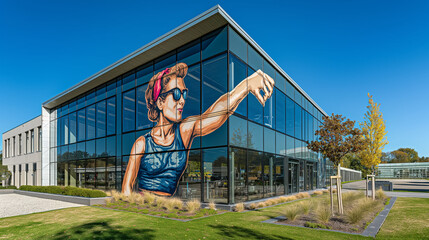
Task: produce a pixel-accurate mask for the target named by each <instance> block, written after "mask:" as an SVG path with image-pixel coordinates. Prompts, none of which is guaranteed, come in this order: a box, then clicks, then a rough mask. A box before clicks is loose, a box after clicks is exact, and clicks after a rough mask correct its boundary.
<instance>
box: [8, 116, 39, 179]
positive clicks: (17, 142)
mask: <svg viewBox="0 0 429 240" xmlns="http://www.w3.org/2000/svg"><path fill="white" fill-rule="evenodd" d="M41 163H42V116H38V117H36V118H33V119H31V120H30V121H27V122H25V123H23V124H21V125H19V126H17V127H15V128H13V129H11V130H9V131H7V132H5V133H3V165H6V166H7V167H8V170H9V171H10V172H11V173H12V176H11V178H10V179H9V181H8V185H14V186H16V187H20V186H22V185H41V183H42V174H41V169H42V167H41Z"/></svg>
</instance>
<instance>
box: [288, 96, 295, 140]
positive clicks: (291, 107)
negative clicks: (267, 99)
mask: <svg viewBox="0 0 429 240" xmlns="http://www.w3.org/2000/svg"><path fill="white" fill-rule="evenodd" d="M294 122H295V103H294V102H293V101H292V99H290V98H289V97H286V134H287V135H289V136H295V135H294V132H295V124H294Z"/></svg>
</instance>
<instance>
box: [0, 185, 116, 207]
mask: <svg viewBox="0 0 429 240" xmlns="http://www.w3.org/2000/svg"><path fill="white" fill-rule="evenodd" d="M8 193H16V194H21V195H26V196H30V197H38V198H45V199H51V200H57V201H63V202H69V203H76V204H82V205H86V206H92V205H98V204H105V201H106V199H107V198H111V197H101V198H87V197H78V196H68V195H60V194H52V193H41V192H30V191H22V190H15V189H2V190H0V194H8Z"/></svg>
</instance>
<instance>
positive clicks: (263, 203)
mask: <svg viewBox="0 0 429 240" xmlns="http://www.w3.org/2000/svg"><path fill="white" fill-rule="evenodd" d="M257 206H258V208H263V207H266V206H267V205H266V204H265V202H259V203H258V205H257Z"/></svg>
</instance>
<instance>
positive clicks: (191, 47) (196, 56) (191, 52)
mask: <svg viewBox="0 0 429 240" xmlns="http://www.w3.org/2000/svg"><path fill="white" fill-rule="evenodd" d="M200 50H201V44H200V40H197V41H194V42H191V43H189V44H187V45H185V46H183V47H181V48H179V49H178V50H177V62H182V63H186V64H187V65H188V66H189V65H192V64H194V63H196V62H199V61H200Z"/></svg>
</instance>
